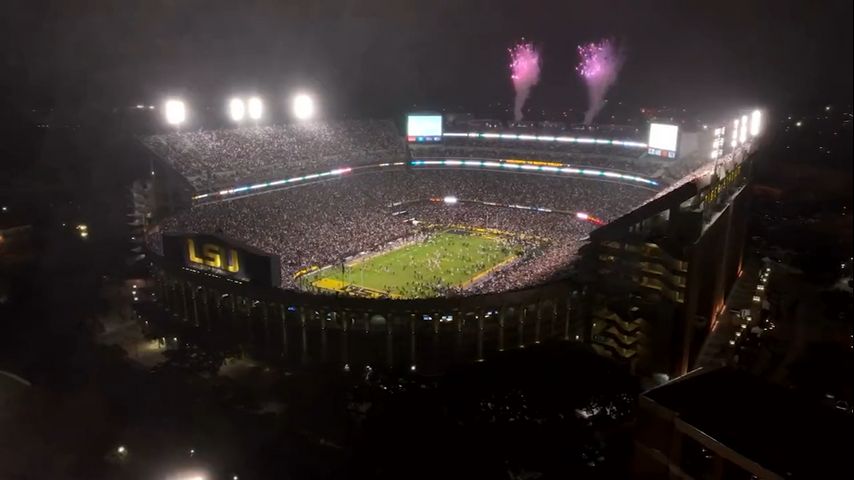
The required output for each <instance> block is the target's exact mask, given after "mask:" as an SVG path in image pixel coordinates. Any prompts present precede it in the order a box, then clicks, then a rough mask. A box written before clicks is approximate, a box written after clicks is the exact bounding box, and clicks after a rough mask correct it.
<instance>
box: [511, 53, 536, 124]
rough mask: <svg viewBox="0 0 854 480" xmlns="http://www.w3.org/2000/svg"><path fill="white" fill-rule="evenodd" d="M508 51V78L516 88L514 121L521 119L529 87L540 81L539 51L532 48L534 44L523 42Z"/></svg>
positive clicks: (529, 92) (529, 90)
mask: <svg viewBox="0 0 854 480" xmlns="http://www.w3.org/2000/svg"><path fill="white" fill-rule="evenodd" d="M508 51H509V52H510V78H511V79H512V80H513V88H514V89H515V90H516V103H515V105H514V108H513V116H514V117H515V119H516V121H517V122H518V121H519V120H522V107H524V106H525V101H527V100H528V95H530V94H531V88H532V87H533V86H534V85H536V84H537V82H539V81H540V53H539V52H537V51H536V50H535V49H534V44H533V43H529V42H525V41H524V39H523V41H522V42H521V43H518V44H516V45H515V46H514V47H513V48H511V49H509V50H508Z"/></svg>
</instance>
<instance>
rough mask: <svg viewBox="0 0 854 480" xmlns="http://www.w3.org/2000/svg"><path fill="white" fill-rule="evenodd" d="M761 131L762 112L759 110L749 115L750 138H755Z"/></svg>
mask: <svg viewBox="0 0 854 480" xmlns="http://www.w3.org/2000/svg"><path fill="white" fill-rule="evenodd" d="M761 129H762V112H760V111H759V110H754V111H753V113H751V114H750V136H751V137H755V136H757V135H759V132H760V130H761Z"/></svg>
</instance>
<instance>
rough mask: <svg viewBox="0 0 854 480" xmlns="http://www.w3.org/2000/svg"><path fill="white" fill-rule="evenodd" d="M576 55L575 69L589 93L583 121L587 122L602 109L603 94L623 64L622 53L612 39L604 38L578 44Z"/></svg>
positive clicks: (615, 78)
mask: <svg viewBox="0 0 854 480" xmlns="http://www.w3.org/2000/svg"><path fill="white" fill-rule="evenodd" d="M578 56H579V57H580V62H579V63H578V66H576V67H575V70H576V71H577V72H578V73H579V74H580V75H581V78H583V79H584V81H585V83H587V91H588V94H589V95H590V105H589V108H588V110H587V113H586V114H585V115H584V123H588V124H589V123H590V122H592V121H593V118H595V117H596V114H597V113H599V111H600V110H602V107H603V106H604V102H605V94H606V93H608V89H609V88H611V85H613V84H614V82H615V81H616V80H617V74H618V73H619V72H620V67H622V66H623V55H622V52H621V50H620V48H619V47H618V46H617V45H616V44H615V43H614V42H613V41H611V40H609V39H605V40H601V41H599V42H595V43H594V42H591V43H586V44H584V45H579V46H578Z"/></svg>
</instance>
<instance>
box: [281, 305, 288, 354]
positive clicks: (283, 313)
mask: <svg viewBox="0 0 854 480" xmlns="http://www.w3.org/2000/svg"><path fill="white" fill-rule="evenodd" d="M286 319H287V310H286V308H285V305H284V304H281V303H280V304H279V321H280V322H282V357H285V358H287V356H288V322H287V320H286Z"/></svg>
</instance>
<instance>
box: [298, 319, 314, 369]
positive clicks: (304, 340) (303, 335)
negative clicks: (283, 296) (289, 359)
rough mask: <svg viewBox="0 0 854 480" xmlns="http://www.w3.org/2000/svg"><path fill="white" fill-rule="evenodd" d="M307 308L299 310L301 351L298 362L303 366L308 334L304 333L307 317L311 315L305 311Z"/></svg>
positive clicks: (306, 355) (306, 358)
mask: <svg viewBox="0 0 854 480" xmlns="http://www.w3.org/2000/svg"><path fill="white" fill-rule="evenodd" d="M306 309H307V307H302V308H300V317H299V323H300V337H301V340H302V343H301V346H302V350H301V352H300V361H301V362H302V363H303V364H305V363H307V362H308V332H307V331H306V327H307V325H306V324H307V323H308V318H307V317H308V316H310V315H312V313H313V312H311V311H306Z"/></svg>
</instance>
